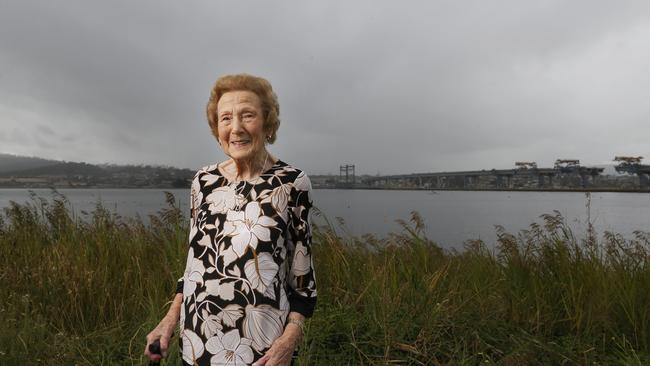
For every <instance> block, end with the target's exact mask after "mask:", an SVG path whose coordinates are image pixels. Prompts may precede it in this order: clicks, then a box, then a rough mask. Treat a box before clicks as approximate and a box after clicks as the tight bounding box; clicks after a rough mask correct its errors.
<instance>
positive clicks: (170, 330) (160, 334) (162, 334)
mask: <svg viewBox="0 0 650 366" xmlns="http://www.w3.org/2000/svg"><path fill="white" fill-rule="evenodd" d="M182 302H183V294H176V297H175V298H174V301H173V302H172V305H171V306H170V307H169V311H168V312H167V315H165V317H164V318H163V319H162V320H161V321H160V323H158V325H157V326H156V327H155V328H154V329H153V330H152V331H151V332H150V333H149V334H147V337H146V340H147V344H146V345H145V346H144V355H145V356H147V358H149V360H151V361H154V362H158V361H160V360H161V359H162V358H163V357H166V356H167V349H168V348H169V340H170V339H171V338H172V335H173V334H174V329H175V328H176V325H177V324H178V318H179V316H180V305H181V303H182ZM156 339H158V340H160V352H161V353H162V355H158V354H153V353H151V352H149V345H150V344H152V343H153V342H154V341H155V340H156Z"/></svg>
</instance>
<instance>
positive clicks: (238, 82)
mask: <svg viewBox="0 0 650 366" xmlns="http://www.w3.org/2000/svg"><path fill="white" fill-rule="evenodd" d="M231 91H251V92H253V93H255V94H256V95H257V97H258V98H260V102H261V104H262V113H263V115H264V124H263V127H264V132H265V133H266V135H267V136H270V137H269V138H268V139H267V140H266V141H268V143H270V144H272V143H273V142H275V138H276V136H277V135H276V134H277V131H278V128H279V127H280V118H279V116H280V104H278V96H277V95H275V93H274V92H273V88H272V87H271V83H269V82H268V80H266V79H264V78H261V77H257V76H253V75H249V74H235V75H225V76H222V77H220V78H219V79H218V80H217V81H216V82H215V83H214V87H213V88H212V91H211V92H210V99H209V100H208V105H207V107H206V114H207V116H208V124H209V125H210V129H211V130H212V134H213V135H214V137H216V138H217V140H219V132H218V130H217V103H218V102H219V99H220V98H221V97H222V96H223V95H224V94H225V93H227V92H231Z"/></svg>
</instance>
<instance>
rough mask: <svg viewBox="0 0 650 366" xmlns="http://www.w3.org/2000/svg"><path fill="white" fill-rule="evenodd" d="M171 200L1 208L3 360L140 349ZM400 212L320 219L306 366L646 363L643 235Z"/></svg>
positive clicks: (152, 316)
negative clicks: (343, 232)
mask: <svg viewBox="0 0 650 366" xmlns="http://www.w3.org/2000/svg"><path fill="white" fill-rule="evenodd" d="M167 202H168V204H169V205H168V207H167V208H166V209H164V210H162V211H161V212H159V214H158V215H156V216H152V217H150V220H149V221H148V222H147V223H146V224H145V223H144V222H143V221H142V220H140V219H125V218H121V217H119V216H117V215H116V214H114V213H111V212H109V211H107V210H106V209H104V208H103V207H101V206H97V207H96V209H95V210H94V211H93V212H92V213H90V214H88V216H87V217H76V216H75V215H74V214H73V213H72V212H73V211H72V210H71V208H70V204H69V202H68V201H67V200H66V198H65V197H63V196H61V195H59V194H57V193H54V195H53V197H52V198H51V199H49V200H46V199H43V198H40V197H36V196H34V197H33V199H32V201H31V202H29V203H25V204H15V203H13V204H12V205H11V206H10V207H8V208H6V209H5V210H4V214H3V215H2V216H1V217H0V288H1V289H2V296H0V319H3V323H4V327H2V328H0V364H1V365H41V364H48V365H120V364H124V365H131V364H135V365H141V364H146V361H145V360H144V358H143V356H142V350H143V345H144V344H143V342H144V336H145V334H146V333H147V332H149V331H150V329H152V328H153V326H155V324H156V323H157V321H158V320H159V319H160V318H161V316H162V315H163V314H164V312H165V311H166V308H167V302H168V301H169V300H170V299H171V297H172V295H173V291H174V286H175V281H176V279H177V277H179V276H180V275H181V273H182V271H183V266H184V263H185V255H186V254H187V253H186V250H187V247H186V240H187V222H186V221H187V220H186V218H185V217H184V216H183V215H182V213H181V211H180V210H179V208H178V206H177V205H176V203H175V202H174V199H173V196H171V195H167ZM401 225H402V228H403V230H402V231H401V232H399V233H395V234H392V235H390V236H389V237H387V238H384V239H378V238H375V237H373V236H372V235H366V236H363V237H352V236H344V237H342V236H339V235H337V234H336V233H335V231H334V230H333V229H332V227H331V226H323V227H317V228H316V229H315V231H314V253H315V254H314V255H315V261H316V263H315V265H316V267H317V268H316V270H317V276H318V282H319V283H318V291H319V300H318V306H317V310H316V313H315V314H314V317H313V318H312V320H311V321H310V322H308V325H307V334H306V337H305V340H304V344H303V345H302V347H301V352H300V359H299V361H300V362H299V363H300V364H301V365H311V364H314V365H357V364H359V365H362V364H365V365H375V364H377V365H386V364H410V365H477V364H499V365H522V364H526V365H536V364H538V365H548V364H553V365H555V364H558V365H559V364H569V365H610V364H621V365H630V364H632V365H634V364H637V365H643V364H648V363H650V344H649V342H650V338H649V336H650V329H649V325H650V269H649V268H648V260H649V257H648V256H649V253H650V234H648V233H643V232H636V233H635V235H634V237H633V238H631V239H629V238H628V239H626V238H622V237H621V236H620V235H617V234H614V233H604V234H603V235H602V236H601V237H600V238H599V237H598V236H597V235H596V233H594V232H593V230H591V231H588V233H587V235H585V236H584V238H576V237H575V236H574V234H573V233H572V232H571V231H570V230H569V229H568V226H567V225H566V223H565V221H564V219H563V218H562V216H561V215H560V214H559V213H558V212H554V213H552V214H548V215H543V216H542V217H541V220H540V222H539V223H533V224H531V225H530V227H529V228H528V229H527V230H523V231H521V232H519V233H517V234H516V235H513V234H509V233H507V232H505V230H503V228H497V234H498V242H497V243H490V245H487V244H486V243H483V242H481V241H470V242H467V243H466V247H465V249H464V250H462V251H459V252H455V251H451V252H450V251H446V250H443V249H441V248H440V247H438V246H437V245H436V244H435V243H433V242H431V241H430V240H428V239H427V238H426V236H425V235H424V227H423V224H422V219H421V218H420V217H419V215H418V214H417V213H413V214H412V217H411V219H410V220H409V221H408V222H401ZM493 244H494V245H493ZM178 363H179V358H178V351H177V346H176V342H174V349H172V351H171V352H170V359H169V364H174V365H176V364H178Z"/></svg>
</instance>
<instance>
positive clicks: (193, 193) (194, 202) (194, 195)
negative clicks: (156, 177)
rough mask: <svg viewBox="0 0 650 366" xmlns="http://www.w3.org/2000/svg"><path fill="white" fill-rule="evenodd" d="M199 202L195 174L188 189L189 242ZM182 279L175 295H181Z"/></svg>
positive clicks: (197, 180) (198, 188)
mask: <svg viewBox="0 0 650 366" xmlns="http://www.w3.org/2000/svg"><path fill="white" fill-rule="evenodd" d="M200 200H201V197H200V186H199V178H198V173H197V174H196V175H195V176H194V179H193V180H192V186H191V188H190V238H189V240H192V234H193V233H194V230H193V228H194V226H195V225H196V208H197V207H198V205H199V204H200V203H201V202H200ZM183 278H184V276H181V278H179V279H178V281H176V293H177V294H182V293H183V286H184V284H185V281H184V280H183Z"/></svg>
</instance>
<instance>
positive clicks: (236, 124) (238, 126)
mask: <svg viewBox="0 0 650 366" xmlns="http://www.w3.org/2000/svg"><path fill="white" fill-rule="evenodd" d="M230 128H231V131H233V132H237V131H242V130H243V129H242V123H241V119H239V117H237V116H234V117H233V118H232V123H231V124H230Z"/></svg>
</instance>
